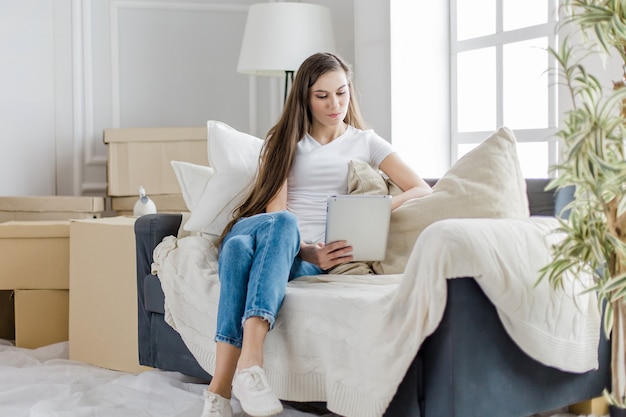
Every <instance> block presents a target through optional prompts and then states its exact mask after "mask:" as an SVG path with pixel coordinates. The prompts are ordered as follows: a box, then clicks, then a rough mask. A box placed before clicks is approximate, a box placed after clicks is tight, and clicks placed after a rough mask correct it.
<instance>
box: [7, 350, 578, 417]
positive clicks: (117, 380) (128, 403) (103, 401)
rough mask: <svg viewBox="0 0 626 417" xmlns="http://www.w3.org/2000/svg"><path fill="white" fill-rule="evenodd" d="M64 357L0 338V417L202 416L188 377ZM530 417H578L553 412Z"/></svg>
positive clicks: (287, 416)
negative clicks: (117, 368) (132, 370)
mask: <svg viewBox="0 0 626 417" xmlns="http://www.w3.org/2000/svg"><path fill="white" fill-rule="evenodd" d="M68 353H69V348H68V344H67V342H64V343H57V344H53V345H50V346H45V347H42V348H39V349H22V348H17V347H15V346H13V344H12V343H11V342H9V341H5V340H0V416H7V417H8V416H10V417H199V416H200V414H201V413H202V406H203V400H202V390H203V389H204V387H205V386H204V385H203V384H198V383H197V382H196V381H194V380H193V379H190V378H188V377H185V376H183V375H181V374H179V373H176V372H163V371H158V370H155V371H148V372H143V373H141V374H137V375H135V374H128V373H124V372H118V371H111V370H107V369H102V368H97V367H94V366H91V365H88V364H85V363H81V362H76V361H70V360H69V359H68ZM231 404H232V406H233V410H234V411H235V417H244V416H246V414H245V413H243V411H241V407H240V406H239V403H238V402H237V400H235V399H234V400H233V401H232V402H231ZM312 416H316V414H311V413H306V412H302V411H298V410H295V409H291V408H288V407H286V408H285V411H283V413H281V414H280V415H279V417H312ZM324 417H333V415H332V414H326V415H325V416H324ZM490 417H491V416H490ZM494 417H495V416H494ZM502 417H506V416H502ZM533 417H578V416H574V415H572V414H567V413H566V412H563V411H554V412H549V413H544V414H541V415H540V416H533ZM580 417H583V416H580Z"/></svg>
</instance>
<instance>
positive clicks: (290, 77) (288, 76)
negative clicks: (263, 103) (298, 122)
mask: <svg viewBox="0 0 626 417" xmlns="http://www.w3.org/2000/svg"><path fill="white" fill-rule="evenodd" d="M293 73H294V72H293V71H285V96H284V97H283V106H284V105H285V103H286V102H287V91H288V89H289V82H290V81H291V85H293Z"/></svg>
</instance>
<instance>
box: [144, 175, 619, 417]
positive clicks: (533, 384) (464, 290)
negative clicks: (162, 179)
mask: <svg viewBox="0 0 626 417" xmlns="http://www.w3.org/2000/svg"><path fill="white" fill-rule="evenodd" d="M533 185H534V188H532V186H533ZM544 186H545V182H544V183H541V184H534V183H530V185H529V199H530V200H531V212H533V210H532V208H533V199H535V200H536V199H537V198H536V197H537V196H538V197H539V198H540V199H541V200H540V203H541V207H542V210H544V212H537V211H535V212H534V213H533V214H546V213H547V212H549V211H550V210H552V211H553V210H554V206H553V205H552V206H551V207H548V206H550V201H552V199H551V198H550V197H546V194H547V193H546V192H543V191H542V190H543V188H541V191H537V188H538V187H544ZM533 189H534V190H535V191H534V193H535V194H537V195H536V196H535V197H533ZM546 202H548V203H546ZM546 204H547V206H546ZM552 204H553V203H552ZM180 222H181V215H177V214H154V215H147V216H143V217H140V218H139V219H137V222H136V223H135V234H136V245H137V293H138V337H139V341H138V344H139V362H140V363H141V364H143V365H147V366H151V367H154V368H159V369H163V370H168V371H179V372H181V373H183V374H186V375H190V376H193V377H196V378H199V379H201V380H203V381H207V382H208V381H209V380H210V378H211V376H210V375H209V374H207V373H206V371H204V370H203V369H202V368H201V367H200V366H199V365H198V363H197V361H196V360H195V358H194V357H193V356H192V355H191V353H190V352H189V350H188V349H187V347H186V346H185V344H184V343H183V341H182V339H181V338H180V336H179V335H178V333H177V332H176V331H174V330H173V329H172V328H170V327H169V326H168V325H167V324H166V323H165V321H164V316H163V299H164V297H163V292H162V290H161V287H160V283H159V280H158V277H155V276H153V275H151V274H150V270H151V268H150V266H151V264H152V252H153V250H154V248H155V247H156V245H157V244H158V243H160V242H161V240H162V239H163V238H164V237H165V236H168V235H176V233H177V232H178V227H179V225H180ZM599 363H600V367H599V369H598V370H596V371H590V372H586V373H583V374H573V373H568V372H562V371H559V370H557V369H554V368H550V367H547V366H544V365H542V364H540V363H538V362H536V361H535V360H533V359H531V358H530V357H529V356H527V355H526V354H525V353H524V352H523V351H522V350H521V349H520V348H519V347H517V345H516V344H515V343H514V342H513V341H512V339H511V338H510V337H509V336H508V334H507V333H506V331H505V329H504V327H503V326H502V324H501V322H500V319H499V318H498V315H497V313H496V310H495V307H494V306H493V304H491V302H490V301H489V299H488V298H487V297H486V296H485V295H484V293H483V292H482V290H481V289H480V287H479V286H478V284H477V283H476V282H475V281H474V280H473V279H470V278H460V279H454V280H448V300H447V303H446V308H445V312H444V316H443V319H442V321H441V323H440V325H439V326H438V328H437V330H436V331H435V332H434V333H433V334H432V335H431V336H429V337H428V338H427V339H426V340H425V342H424V344H423V346H422V348H421V349H420V351H419V352H418V354H417V356H416V357H415V360H414V361H413V363H412V364H411V366H410V367H409V369H408V370H407V373H406V375H405V377H404V380H403V381H402V383H401V384H400V386H399V388H398V391H397V393H396V395H395V397H394V398H393V400H392V402H391V404H390V405H389V408H388V409H387V412H386V413H385V416H386V417H420V416H422V417H492V416H494V417H527V416H530V415H532V414H534V413H538V412H542V411H547V410H552V409H556V408H559V407H563V406H567V405H569V404H573V403H575V402H579V401H583V400H587V399H590V398H594V397H597V396H599V395H601V392H602V390H603V389H604V388H610V343H609V341H608V340H606V339H605V338H604V336H601V341H600V344H599ZM307 407H308V408H310V409H317V410H320V413H321V412H324V411H325V409H324V407H323V404H322V405H320V404H319V403H317V404H308V405H307Z"/></svg>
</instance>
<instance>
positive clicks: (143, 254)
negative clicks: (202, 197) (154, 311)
mask: <svg viewBox="0 0 626 417" xmlns="http://www.w3.org/2000/svg"><path fill="white" fill-rule="evenodd" d="M182 218H183V216H182V214H169V213H156V214H148V215H145V216H141V217H139V218H138V219H137V221H136V222H135V248H136V259H137V327H138V328H137V332H138V345H139V363H141V364H143V365H149V366H153V364H154V363H155V362H154V357H153V356H154V353H153V352H152V349H151V348H150V313H149V312H148V311H146V308H145V297H144V285H145V280H146V277H149V276H150V275H151V269H152V262H153V257H152V253H153V252H154V248H155V247H156V246H157V245H158V244H159V243H160V242H161V241H162V240H163V238H164V237H166V236H170V235H174V236H176V235H177V234H178V229H179V227H180V223H181V221H182Z"/></svg>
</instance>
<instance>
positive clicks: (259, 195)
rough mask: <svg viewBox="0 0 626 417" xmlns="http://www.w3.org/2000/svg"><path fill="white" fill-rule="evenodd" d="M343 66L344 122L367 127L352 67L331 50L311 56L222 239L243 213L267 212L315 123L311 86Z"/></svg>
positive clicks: (271, 130)
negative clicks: (345, 83)
mask: <svg viewBox="0 0 626 417" xmlns="http://www.w3.org/2000/svg"><path fill="white" fill-rule="evenodd" d="M338 70H342V71H344V72H345V73H346V78H347V80H348V89H349V92H350V101H349V103H348V112H347V113H346V117H345V118H344V122H346V123H348V124H350V125H352V126H354V127H356V128H358V129H364V128H365V123H364V122H363V118H362V116H361V111H360V110H359V107H358V103H357V101H356V98H355V92H354V87H353V82H352V70H351V69H350V67H349V66H348V64H346V63H345V62H344V61H343V60H342V59H341V58H340V57H339V56H337V55H334V54H331V53H317V54H314V55H311V56H310V57H308V58H307V59H306V60H305V61H304V62H303V63H302V65H300V68H299V69H298V71H297V72H296V76H295V79H294V81H293V85H292V86H291V90H290V91H289V96H288V97H287V101H286V102H285V106H284V109H283V112H282V115H281V117H280V119H279V120H278V123H276V124H275V125H274V126H273V127H272V128H271V129H270V130H269V132H268V133H267V136H266V137H265V142H264V143H263V148H262V150H261V154H260V156H259V168H258V171H257V176H256V180H255V182H254V186H253V188H252V191H251V192H250V194H249V195H248V197H247V198H246V200H245V201H244V202H243V204H241V205H240V206H239V207H238V208H237V209H236V210H235V216H234V218H233V220H231V221H230V223H228V225H227V226H226V228H225V229H224V231H223V232H222V235H221V237H220V239H219V240H218V242H217V245H219V244H220V243H221V242H222V240H223V239H224V236H226V234H227V233H228V232H229V231H230V229H232V227H233V225H234V224H235V223H236V222H237V220H239V219H240V218H242V217H249V216H253V215H255V214H259V213H264V212H265V209H266V207H267V205H268V204H269V203H270V202H271V201H272V199H273V198H274V197H275V196H276V194H278V192H279V191H280V188H281V187H282V185H283V184H284V183H285V181H286V180H287V177H288V175H289V171H290V169H291V165H292V164H293V160H294V155H295V153H296V146H297V144H298V142H299V141H300V140H301V139H302V138H303V137H304V135H305V134H306V133H308V132H309V130H310V128H311V123H312V116H311V111H310V109H309V97H310V88H311V87H312V86H313V84H315V82H316V81H317V79H318V78H319V77H320V76H322V75H323V74H325V73H327V72H329V71H338Z"/></svg>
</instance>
